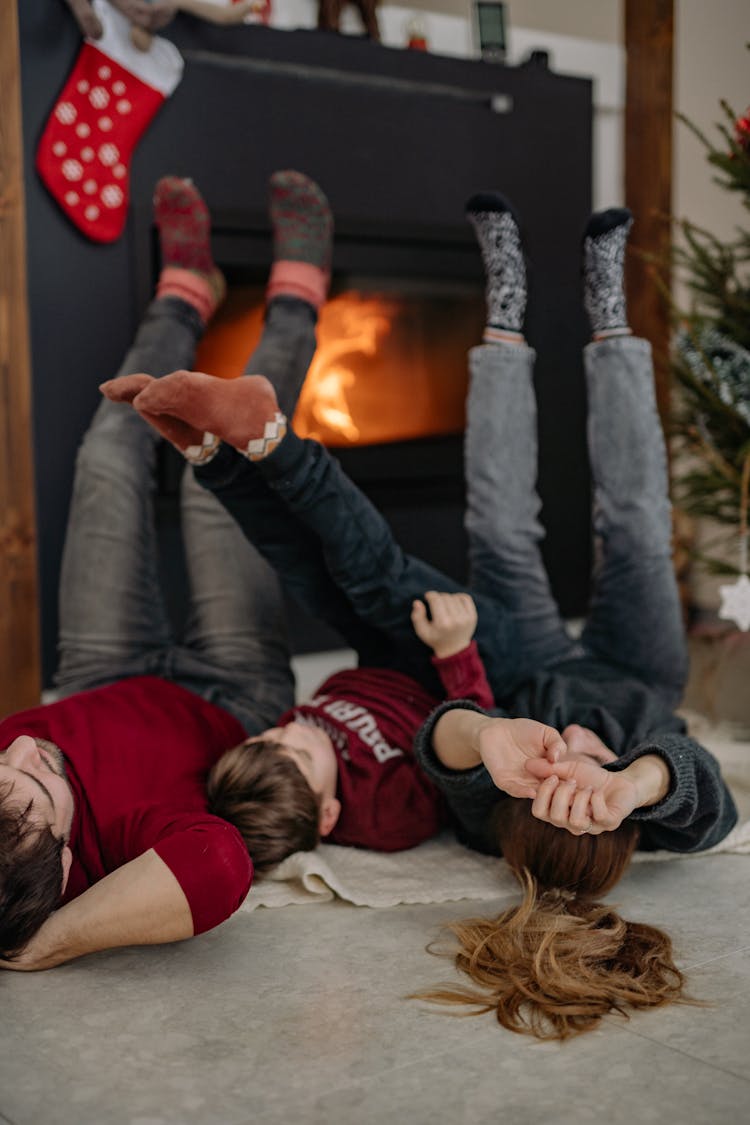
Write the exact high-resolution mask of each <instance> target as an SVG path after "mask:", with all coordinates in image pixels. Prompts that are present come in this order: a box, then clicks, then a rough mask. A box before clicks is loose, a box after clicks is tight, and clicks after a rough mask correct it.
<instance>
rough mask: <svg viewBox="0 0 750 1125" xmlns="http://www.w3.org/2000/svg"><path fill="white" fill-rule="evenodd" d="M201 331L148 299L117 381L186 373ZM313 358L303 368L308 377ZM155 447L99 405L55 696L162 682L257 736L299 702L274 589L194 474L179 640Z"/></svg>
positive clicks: (81, 485)
mask: <svg viewBox="0 0 750 1125" xmlns="http://www.w3.org/2000/svg"><path fill="white" fill-rule="evenodd" d="M285 315H286V310H285V309H284V307H283V306H282V308H281V310H280V311H279V310H278V309H277V310H276V312H274V306H273V305H272V306H271V307H270V308H269V311H268V318H269V320H270V321H271V322H273V321H274V316H277V317H278V318H279V319H280V320H281V321H282V322H283V319H284V316H285ZM310 319H312V314H311V311H309V312H308V320H310ZM201 332H202V326H201V322H200V319H199V317H198V316H197V314H196V312H195V311H194V310H193V309H192V308H191V307H190V306H189V305H187V304H185V303H184V302H183V301H180V300H179V299H177V298H173V297H167V298H163V299H161V300H155V301H153V302H152V304H151V305H150V307H149V309H148V311H147V313H146V316H145V317H144V320H143V322H142V324H141V326H140V328H139V330H138V333H137V335H136V338H135V341H134V343H133V346H132V348H131V350H130V351H129V352H128V355H127V356H126V358H125V361H124V363H123V364H122V367H121V368H120V371H119V373H118V374H120V375H125V374H131V373H134V372H139V371H144V372H148V373H149V374H150V375H155V376H159V375H163V374H165V373H166V372H168V371H173V370H176V369H178V368H191V367H192V366H193V363H194V353H195V345H196V343H197V341H198V339H199V338H200V335H201ZM277 335H278V334H277V333H273V332H271V333H267V334H266V336H265V344H264V345H263V347H262V348H259V349H258V351H257V352H256V354H255V355H254V356H251V358H250V361H249V364H248V367H249V369H250V370H258V367H257V366H256V365H257V361H258V353H260V359H261V361H262V360H263V351H264V350H265V353H266V354H267V353H268V349H269V345H270V343H272V341H273V339H274V338H275V336H277ZM306 335H307V334H306ZM312 347H313V348H314V330H313V341H312ZM282 351H283V348H282ZM311 355H312V351H310V352H309V354H308V355H307V358H306V359H305V360H303V361H304V363H305V368H306V366H307V363H309V360H310V358H311ZM287 358H288V357H287ZM158 441H159V438H158V435H157V434H156V433H155V432H154V431H153V430H152V429H151V428H150V427H149V426H147V425H146V423H145V422H143V421H142V419H141V418H140V417H139V416H138V415H137V414H136V412H135V411H134V410H132V409H131V408H130V407H129V406H124V405H121V404H117V403H111V402H109V401H107V400H104V401H102V402H101V403H100V405H99V407H98V409H97V411H96V414H95V415H94V418H93V421H92V423H91V426H90V428H89V430H88V431H87V433H86V435H85V437H84V439H83V442H82V444H81V447H80V450H79V453H78V459H77V463H76V473H75V482H74V487H73V497H72V502H71V508H70V515H69V518H68V530H67V536H66V541H65V550H64V555H63V564H62V573H61V582H60V635H59V666H58V671H57V676H56V684H57V687H58V689H59V693H60V694H61V695H70V694H72V693H73V692H77V691H83V690H85V689H87V688H92V687H97V686H100V685H102V684H107V683H112V682H114V681H116V680H119V679H123V678H125V677H130V676H143V675H150V676H162V677H164V678H165V679H169V680H173V681H174V682H175V683H178V684H180V685H181V686H183V687H185V688H188V689H189V690H191V691H194V692H196V693H197V694H198V695H201V696H203V697H204V698H205V699H209V700H210V701H211V702H213V703H216V704H217V705H218V706H220V707H223V708H225V709H226V710H227V711H228V712H230V713H231V714H232V715H234V716H235V717H236V718H237V719H238V720H239V722H240V723H242V725H243V726H244V727H245V729H246V730H247V731H248V733H257V732H258V731H260V730H263V729H264V728H266V727H268V726H271V725H273V723H274V722H275V721H276V719H277V718H278V717H279V715H280V714H282V712H283V711H285V710H286V709H287V708H288V707H290V706H291V705H292V703H293V700H294V678H293V675H292V672H291V669H290V665H289V650H288V644H287V635H286V623H285V616H284V612H283V605H282V600H281V594H280V590H279V586H278V581H277V579H276V576H275V575H274V573H273V571H272V570H271V568H270V567H269V566H268V564H267V563H266V562H265V560H264V559H262V558H261V557H260V555H259V554H258V552H257V551H256V550H255V548H254V547H252V545H251V544H250V543H249V542H248V540H247V539H246V537H245V536H244V535H243V534H242V532H241V531H240V530H239V528H238V527H237V525H236V523H235V521H234V520H233V519H232V518H231V516H230V515H229V514H228V513H227V512H226V510H225V508H224V507H223V506H222V505H221V504H220V503H218V501H217V500H216V499H215V498H214V497H213V496H211V495H210V493H208V492H206V490H205V489H203V488H200V487H199V486H198V485H197V483H196V481H195V479H194V477H193V473H192V471H191V470H190V469H187V470H186V472H185V474H184V477H183V481H182V489H181V497H180V503H181V522H182V535H183V542H184V548H185V557H186V565H187V571H188V578H189V583H190V610H189V616H188V619H187V622H186V625H185V630H184V636H183V637H182V638H181V640H180V641H179V642H178V641H177V639H176V638H175V636H174V635H173V631H172V627H171V625H170V623H169V620H168V617H167V613H166V609H165V605H164V601H163V597H162V591H161V589H160V584H159V578H158V565H157V538H156V529H155V522H154V507H153V499H154V490H155V468H156V448H157V443H158Z"/></svg>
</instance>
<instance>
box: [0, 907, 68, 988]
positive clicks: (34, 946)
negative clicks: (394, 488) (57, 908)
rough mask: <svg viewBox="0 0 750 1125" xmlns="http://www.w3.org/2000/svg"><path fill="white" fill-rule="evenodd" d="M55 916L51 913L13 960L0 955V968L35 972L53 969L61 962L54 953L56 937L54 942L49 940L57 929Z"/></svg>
mask: <svg viewBox="0 0 750 1125" xmlns="http://www.w3.org/2000/svg"><path fill="white" fill-rule="evenodd" d="M54 917H55V915H54V914H51V915H50V917H49V918H48V919H47V921H46V922H43V923H42V925H41V926H40V927H39V929H38V930H37V932H36V933H35V934H34V936H33V937H32V938H31V940H30V941H28V942H27V943H26V945H25V946H24V947H23V949H22V950H21V951H20V953H18V954H17V956H16V957H14V958H13V960H12V961H5V960H4V959H3V958H2V957H0V969H11V970H12V971H13V972H16V973H33V972H35V971H36V970H38V969H52V968H54V966H55V965H59V964H61V960H60V959H56V958H55V955H54V948H53V946H54V938H53V939H52V944H51V943H50V940H49V937H50V935H51V934H53V933H54V929H55V922H54V921H53V919H54Z"/></svg>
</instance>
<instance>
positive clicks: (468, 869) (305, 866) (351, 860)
mask: <svg viewBox="0 0 750 1125" xmlns="http://www.w3.org/2000/svg"><path fill="white" fill-rule="evenodd" d="M686 718H687V719H688V722H689V725H690V733H691V735H692V736H693V737H694V738H696V739H697V740H698V741H699V742H700V743H702V745H704V746H706V747H708V749H709V750H711V752H712V753H713V754H715V755H716V757H717V758H718V760H719V761H720V762H721V767H722V772H723V774H724V777H725V779H726V782H727V785H728V786H729V788H730V789H731V790H732V794H733V796H734V799H735V801H736V802H737V807H738V809H739V812H740V819H739V823H738V825H737V827H736V828H734V829H733V830H732V832H730V833H729V835H728V836H727V837H726V838H725V839H724V840H722V841H721V843H720V844H717V846H716V847H715V848H711V849H710V850H709V851H704V852H697V853H694V854H695V855H696V856H706V855H715V854H717V853H720V852H721V853H723V852H726V853H732V854H735V855H738V854H739V855H750V742H748V741H745V740H737V739H736V738H735V737H734V735H733V731H732V729H731V727H729V726H727V725H722V724H719V725H712V724H711V723H709V721H708V720H707V719H704V718H703V717H701V716H698V715H692V714H691V715H689V716H686ZM691 858H694V856H689V855H688V856H686V855H681V854H678V853H676V852H636V855H635V861H636V862H640V863H647V862H651V863H653V862H656V861H664V860H674V859H681V860H688V859H691ZM516 894H517V890H516V882H515V879H514V878H513V876H512V875H511V873H510V871H509V870H508V867H507V865H506V863H505V861H504V860H502V859H496V858H494V857H492V856H484V855H479V854H478V853H477V852H474V851H471V850H470V849H469V848H464V847H463V846H462V845H461V844H459V843H457V841H456V840H455V838H454V837H453V835H452V834H451V833H447V832H446V833H443V835H441V836H438V837H437V838H436V839H434V840H429V841H428V842H427V843H426V844H421V845H420V846H419V847H418V848H411V849H410V850H409V851H406V852H373V851H367V850H365V849H363V848H341V847H337V846H336V845H334V844H321V845H320V846H319V847H318V848H316V849H315V851H313V852H297V853H295V855H290V856H289V857H288V859H285V860H284V862H283V863H281V864H279V866H278V867H277V868H276V870H275V871H273V872H272V873H271V875H269V876H267V877H266V878H265V879H264V880H263V882H262V883H258V884H257V885H256V886H254V887H253V888H252V890H251V891H250V894H249V895H248V897H247V898H246V899H245V902H244V903H243V905H242V907H241V909H242V910H245V911H250V910H254V909H255V908H256V907H257V906H291V905H304V904H306V903H313V902H326V901H329V900H331V899H333V898H340V899H343V900H344V901H345V902H350V903H353V904H354V905H355V906H373V907H383V906H397V905H399V904H400V903H430V902H457V901H459V900H460V899H474V900H477V901H485V900H490V899H493V900H494V899H497V900H502V899H504V898H510V897H513V896H514V895H516Z"/></svg>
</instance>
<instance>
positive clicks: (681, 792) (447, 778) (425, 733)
mask: <svg viewBox="0 0 750 1125" xmlns="http://www.w3.org/2000/svg"><path fill="white" fill-rule="evenodd" d="M454 707H462V708H464V709H466V710H471V711H478V712H479V713H480V714H487V713H488V712H486V711H483V710H482V708H481V707H477V706H475V705H474V704H473V703H470V702H469V701H468V700H463V701H460V700H453V701H450V702H448V703H444V704H442V705H441V706H440V707H438V708H437V709H436V710H435V711H433V713H432V714H431V715H430V717H429V718H428V719H427V721H426V722H425V723H424V724H423V726H422V727H421V729H420V730H419V731H418V732H417V736H416V740H415V743H414V752H415V755H416V757H417V760H418V761H419V763H420V765H421V767H422V769H424V770H425V772H426V773H427V774H428V775H429V776H430V777H431V778H432V780H433V781H434V782H435V784H436V785H437V787H438V788H439V789H440V790H441V791H442V792H443V794H444V795H445V798H446V800H447V802H448V805H449V807H450V809H451V812H452V813H453V816H454V818H455V820H456V829H457V833H458V835H459V838H460V839H461V840H463V842H464V843H467V844H469V845H470V846H471V847H474V848H477V849H479V850H480V851H495V852H496V851H497V847H496V845H494V844H493V841H492V837H491V833H490V825H491V813H492V810H493V808H494V807H495V805H496V804H497V802H498V800H500V797H501V796H502V794H501V793H500V791H499V790H498V789H497V788H496V787H495V784H494V782H493V781H492V778H491V777H490V775H489V774H488V772H487V770H486V769H485V768H484V766H475V767H474V768H473V769H469V770H451V769H448V768H447V767H446V766H444V765H443V763H442V762H441V761H440V760H439V759H438V757H437V755H436V754H435V751H434V750H433V748H432V734H433V731H434V729H435V725H436V723H437V721H438V720H439V719H440V717H441V715H444V714H445V712H446V711H449V710H451V709H452V708H454ZM490 714H491V715H492V716H493V717H507V715H506V713H505V712H502V711H492V712H490ZM645 754H658V755H659V757H661V758H663V759H664V761H665V762H666V763H667V765H668V767H669V772H670V778H671V781H670V786H669V792H668V793H667V795H666V797H665V798H664V799H663V800H662V801H660V802H659V803H658V804H657V805H650V806H649V807H647V808H641V809H636V810H635V812H634V813H632V814H631V819H633V820H637V821H638V822H639V823H640V824H641V842H640V847H642V848H644V849H646V850H654V849H657V848H665V849H667V850H668V851H674V852H698V851H703V850H705V849H706V848H711V847H713V846H714V845H715V844H718V843H719V842H720V841H721V840H723V839H724V837H725V836H726V835H727V834H728V833H729V832H730V831H731V829H732V828H733V827H734V825H735V824H736V822H737V809H736V807H735V804H734V801H733V800H732V796H731V794H730V792H729V790H728V789H727V786H726V784H725V782H724V780H723V778H722V776H721V772H720V770H719V763H718V762H717V761H716V759H715V758H714V756H713V755H712V754H710V753H709V752H708V750H706V749H704V747H703V746H700V745H699V744H698V743H697V742H695V741H694V739H692V738H688V736H687V735H684V734H660V735H656V736H654V737H653V738H650V739H648V740H647V741H645V742H642V743H640V744H639V745H638V746H635V747H633V748H632V749H631V750H628V751H627V752H626V753H624V754H623V755H622V756H621V757H620V758H618V760H617V761H616V762H612V763H610V764H609V765H607V766H605V767H604V768H605V769H607V770H610V771H617V770H623V769H625V767H626V766H629V765H630V763H631V762H634V761H635V760H636V758H642V757H643V756H644V755H645Z"/></svg>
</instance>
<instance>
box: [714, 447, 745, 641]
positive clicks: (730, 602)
mask: <svg viewBox="0 0 750 1125" xmlns="http://www.w3.org/2000/svg"><path fill="white" fill-rule="evenodd" d="M749 485H750V454H748V456H747V457H746V458H745V463H744V465H743V467H742V484H741V488H740V576H739V578H738V579H737V581H736V582H732V583H731V584H730V585H727V586H719V593H720V594H721V608H720V609H719V617H721V619H722V620H724V621H734V622H735V623H736V624H737V625H739V627H740V629H741V630H742V632H743V633H746V632H747V631H748V629H750V578H748V575H747V570H748V557H747V507H748V486H749Z"/></svg>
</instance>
